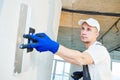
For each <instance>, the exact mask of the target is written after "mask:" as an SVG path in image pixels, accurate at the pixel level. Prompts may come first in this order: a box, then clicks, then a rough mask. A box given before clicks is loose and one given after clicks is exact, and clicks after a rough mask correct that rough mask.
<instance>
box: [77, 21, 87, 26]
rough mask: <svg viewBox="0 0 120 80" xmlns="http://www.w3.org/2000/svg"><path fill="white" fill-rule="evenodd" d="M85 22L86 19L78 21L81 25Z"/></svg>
mask: <svg viewBox="0 0 120 80" xmlns="http://www.w3.org/2000/svg"><path fill="white" fill-rule="evenodd" d="M84 22H86V20H79V21H78V25H80V26H81V25H82V24H83V23H84Z"/></svg>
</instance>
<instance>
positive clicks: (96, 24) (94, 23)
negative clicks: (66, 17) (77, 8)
mask: <svg viewBox="0 0 120 80" xmlns="http://www.w3.org/2000/svg"><path fill="white" fill-rule="evenodd" d="M84 22H86V23H87V24H88V25H90V26H93V27H96V28H97V30H98V32H99V31H100V25H99V22H98V21H97V20H96V19H93V18H89V19H87V20H79V21H78V25H82V24H83V23H84Z"/></svg>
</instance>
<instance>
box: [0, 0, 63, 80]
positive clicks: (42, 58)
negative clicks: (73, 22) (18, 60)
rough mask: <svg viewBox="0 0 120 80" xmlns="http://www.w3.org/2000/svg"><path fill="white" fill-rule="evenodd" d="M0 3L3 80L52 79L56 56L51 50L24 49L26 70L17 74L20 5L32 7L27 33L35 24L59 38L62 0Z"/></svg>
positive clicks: (36, 26) (51, 35)
mask: <svg viewBox="0 0 120 80" xmlns="http://www.w3.org/2000/svg"><path fill="white" fill-rule="evenodd" d="M1 4H2V6H0V7H1V8H0V44H1V46H0V51H1V52H0V53H1V56H0V79H1V80H50V77H51V69H52V59H53V55H52V54H50V52H46V53H43V54H42V53H39V52H37V51H35V50H34V51H33V52H31V53H29V54H27V53H26V50H24V51H23V62H22V72H21V73H20V74H15V73H14V62H15V61H14V60H15V52H16V46H17V45H16V42H17V41H16V40H17V33H18V31H19V30H18V25H19V15H20V14H19V13H20V5H21V4H26V5H27V6H28V15H29V16H28V20H26V22H27V23H26V30H25V31H26V32H25V33H27V31H28V27H29V26H32V27H33V28H35V29H36V32H46V33H47V34H48V35H49V36H50V37H51V38H53V39H55V40H56V38H57V33H58V26H59V18H60V13H61V5H62V4H61V0H3V2H2V3H1Z"/></svg>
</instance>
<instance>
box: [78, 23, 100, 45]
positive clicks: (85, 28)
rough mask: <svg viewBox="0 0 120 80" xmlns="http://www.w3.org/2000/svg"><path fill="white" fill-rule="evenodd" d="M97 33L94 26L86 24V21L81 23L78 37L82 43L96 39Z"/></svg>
mask: <svg viewBox="0 0 120 80" xmlns="http://www.w3.org/2000/svg"><path fill="white" fill-rule="evenodd" d="M98 35H99V32H98V31H97V29H96V28H95V27H92V26H90V25H88V24H87V23H86V22H84V23H83V24H82V27H81V35H80V37H81V40H82V41H83V42H84V43H89V42H93V41H96V38H97V37H98Z"/></svg>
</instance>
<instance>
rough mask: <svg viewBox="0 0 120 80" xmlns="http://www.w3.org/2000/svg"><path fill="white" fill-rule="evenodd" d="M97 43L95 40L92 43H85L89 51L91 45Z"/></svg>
mask: <svg viewBox="0 0 120 80" xmlns="http://www.w3.org/2000/svg"><path fill="white" fill-rule="evenodd" d="M95 42H96V40H94V41H92V42H85V47H86V48H87V49H88V48H89V47H90V45H92V44H93V43H95Z"/></svg>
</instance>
